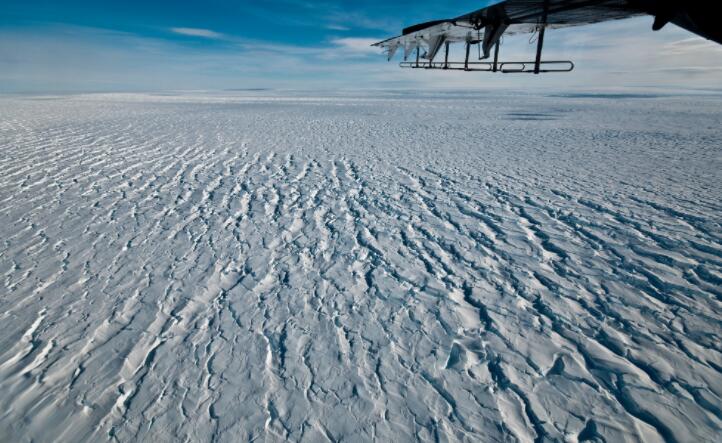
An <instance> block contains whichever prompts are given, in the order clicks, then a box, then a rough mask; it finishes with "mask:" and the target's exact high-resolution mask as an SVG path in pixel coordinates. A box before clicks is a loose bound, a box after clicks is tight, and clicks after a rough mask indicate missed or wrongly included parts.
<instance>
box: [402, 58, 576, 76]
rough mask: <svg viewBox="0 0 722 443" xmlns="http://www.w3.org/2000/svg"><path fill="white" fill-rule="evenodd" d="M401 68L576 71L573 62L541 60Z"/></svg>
mask: <svg viewBox="0 0 722 443" xmlns="http://www.w3.org/2000/svg"><path fill="white" fill-rule="evenodd" d="M399 67H401V68H410V69H442V70H449V71H467V72H501V73H503V74H521V73H526V74H546V73H550V72H571V71H573V70H574V63H573V62H572V61H571V60H540V61H539V62H537V61H536V60H534V61H526V62H500V61H498V60H497V61H495V62H471V61H463V62H450V61H447V60H444V61H443V62H428V61H426V62H423V61H422V62H419V63H418V65H417V64H416V62H401V63H399Z"/></svg>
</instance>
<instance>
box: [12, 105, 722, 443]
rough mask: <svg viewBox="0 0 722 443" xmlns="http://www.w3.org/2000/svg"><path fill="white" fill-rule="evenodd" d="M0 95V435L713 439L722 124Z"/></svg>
mask: <svg viewBox="0 0 722 443" xmlns="http://www.w3.org/2000/svg"><path fill="white" fill-rule="evenodd" d="M43 98H44V99H42V100H41V97H15V98H12V97H6V98H3V99H1V100H0V145H1V151H0V170H1V171H2V173H0V241H1V242H2V243H1V245H0V279H1V282H0V291H2V297H0V440H2V441H25V440H33V441H51V440H52V441H58V440H60V441H79V440H87V441H104V440H116V441H135V440H138V439H141V440H145V441H157V442H165V441H184V440H191V441H246V440H248V441H251V440H256V439H259V438H264V439H266V440H267V441H268V440H270V441H278V440H289V441H325V440H327V441H334V442H335V441H342V440H343V441H368V440H371V439H377V440H379V441H409V440H416V439H418V440H423V441H434V440H437V441H523V442H526V441H538V442H542V441H606V442H616V441H630V442H633V441H649V442H655V441H671V442H674V441H680V442H682V441H689V442H704V441H707V442H713V441H720V436H721V435H722V416H721V411H722V400H721V398H722V374H721V372H720V371H722V349H721V346H722V345H721V343H722V340H721V335H722V309H721V302H722V229H721V223H722V187H721V185H720V183H721V182H722V173H721V172H720V171H722V150H721V149H722V148H721V146H722V133H721V132H720V128H721V127H722V102H721V101H720V99H719V98H718V97H710V96H697V97H693V96H686V97H685V96H680V97H671V96H670V97H665V96H659V97H651V96H649V97H647V96H644V95H641V96H638V97H632V98H625V97H620V98H619V99H615V97H614V96H613V95H611V96H610V95H600V96H594V95H580V96H573V95H567V96H548V97H543V96H533V95H513V94H507V95H504V94H487V95H482V94H476V95H437V96H432V95H426V96H401V95H393V94H386V95H384V96H378V97H370V96H369V97H325V98H303V97H294V96H288V97H283V96H275V97H261V96H256V97H241V96H233V95H229V96H220V95H206V96H203V95H185V96H183V95H176V96H174V95H167V96H160V95H156V96H154V95H90V96H67V97H43Z"/></svg>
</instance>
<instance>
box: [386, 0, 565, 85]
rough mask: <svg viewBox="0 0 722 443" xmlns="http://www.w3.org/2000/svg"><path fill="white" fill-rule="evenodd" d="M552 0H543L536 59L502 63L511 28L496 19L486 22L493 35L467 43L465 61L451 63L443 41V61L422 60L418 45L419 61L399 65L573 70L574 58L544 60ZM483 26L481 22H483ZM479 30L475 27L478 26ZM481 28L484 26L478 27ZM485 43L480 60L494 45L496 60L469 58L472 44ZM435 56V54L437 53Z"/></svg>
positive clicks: (506, 71) (533, 71)
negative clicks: (504, 40) (502, 50)
mask: <svg viewBox="0 0 722 443" xmlns="http://www.w3.org/2000/svg"><path fill="white" fill-rule="evenodd" d="M549 4H550V2H549V0H545V1H544V10H543V11H542V16H541V20H540V21H539V24H538V31H539V35H538V36H537V45H536V57H535V58H534V61H530V62H526V61H525V62H513V61H512V62H502V61H499V48H500V46H501V36H502V35H503V34H504V30H505V29H506V28H507V27H508V24H507V23H505V22H503V21H496V22H492V23H489V24H487V25H486V26H485V27H486V28H487V30H486V32H487V33H488V32H491V33H492V34H488V35H491V37H489V38H488V39H487V38H486V35H487V34H485V37H484V40H483V41H482V40H481V39H477V40H469V39H467V40H466V41H465V42H464V44H465V45H466V47H465V49H466V52H465V55H464V61H463V62H450V61H449V45H450V43H451V42H449V41H446V42H444V46H445V51H444V62H443V63H437V62H434V60H433V56H432V60H429V61H421V48H420V47H419V46H416V61H415V62H406V61H404V62H401V63H399V66H400V67H402V68H413V69H444V70H453V71H476V72H501V73H504V74H518V73H528V74H542V73H548V72H571V71H573V70H574V63H573V62H572V61H571V60H542V50H543V49H544V35H545V32H546V28H547V26H548V24H549V22H548V19H549V12H550V11H549ZM480 26H481V25H480ZM475 29H476V28H475ZM478 29H481V27H479V28H478ZM478 29H477V30H478ZM482 44H483V45H484V57H481V56H479V60H482V59H485V58H487V57H489V56H490V55H491V54H490V49H491V45H494V61H492V62H482V61H478V62H472V61H469V56H470V54H471V45H479V49H480V51H479V52H480V53H481V45H482ZM434 55H436V54H435V53H434Z"/></svg>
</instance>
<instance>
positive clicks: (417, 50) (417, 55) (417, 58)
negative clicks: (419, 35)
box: [416, 46, 421, 68]
mask: <svg viewBox="0 0 722 443" xmlns="http://www.w3.org/2000/svg"><path fill="white" fill-rule="evenodd" d="M420 53H421V48H419V47H418V46H417V47H416V67H417V68H418V67H419V55H420Z"/></svg>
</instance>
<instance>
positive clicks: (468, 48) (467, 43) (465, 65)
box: [464, 42, 471, 70]
mask: <svg viewBox="0 0 722 443" xmlns="http://www.w3.org/2000/svg"><path fill="white" fill-rule="evenodd" d="M470 50H471V43H469V42H466V59H465V60H464V69H466V70H468V69H469V51H470Z"/></svg>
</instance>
